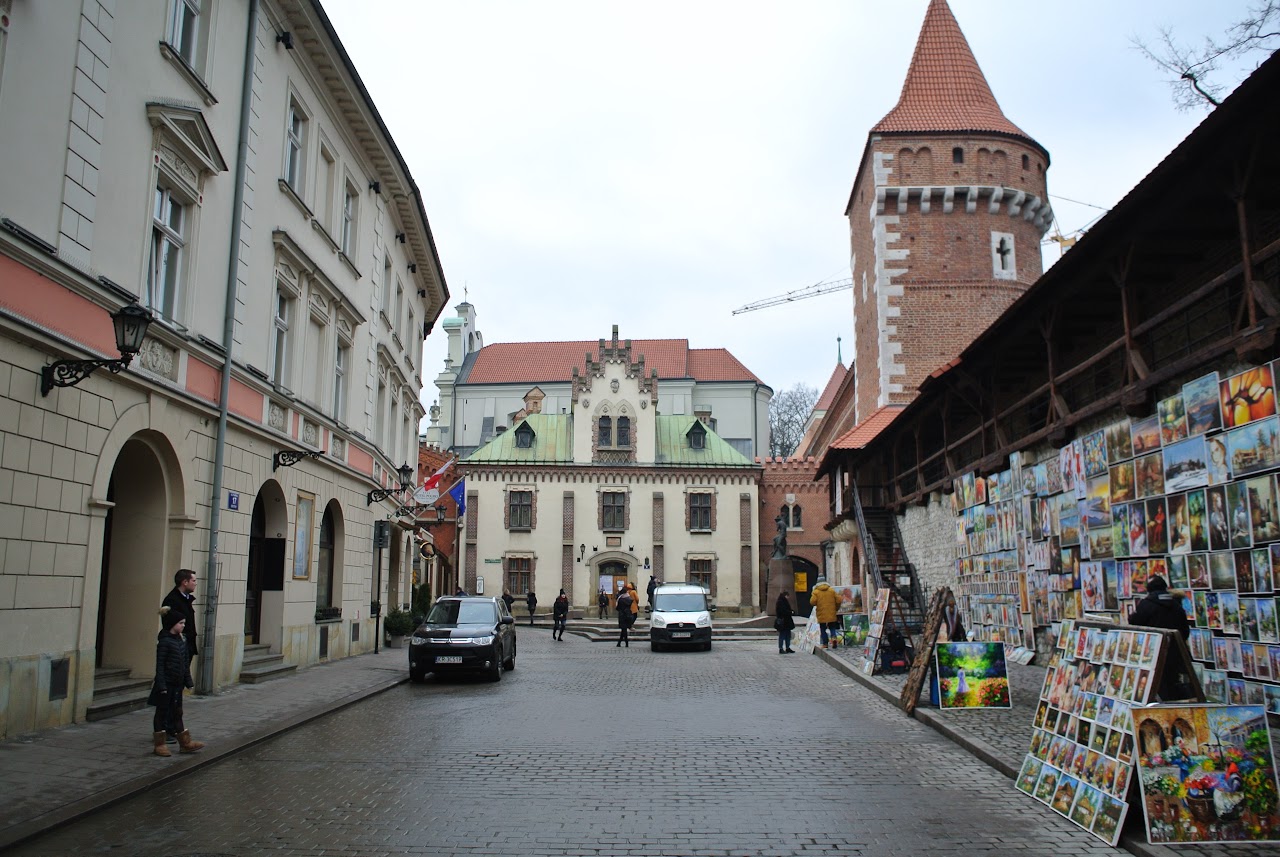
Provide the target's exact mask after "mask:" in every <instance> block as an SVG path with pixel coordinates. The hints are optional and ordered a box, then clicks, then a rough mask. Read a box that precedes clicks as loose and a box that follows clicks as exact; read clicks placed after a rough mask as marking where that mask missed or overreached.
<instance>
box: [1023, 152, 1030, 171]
mask: <svg viewBox="0 0 1280 857" xmlns="http://www.w3.org/2000/svg"><path fill="white" fill-rule="evenodd" d="M1022 168H1023V169H1024V170H1029V169H1031V158H1030V157H1029V156H1028V155H1023V156H1022Z"/></svg>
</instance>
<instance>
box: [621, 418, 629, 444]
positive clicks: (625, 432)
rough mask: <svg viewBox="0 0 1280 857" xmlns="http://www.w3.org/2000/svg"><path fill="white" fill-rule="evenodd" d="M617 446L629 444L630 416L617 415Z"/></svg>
mask: <svg viewBox="0 0 1280 857" xmlns="http://www.w3.org/2000/svg"><path fill="white" fill-rule="evenodd" d="M618 446H620V447H623V446H631V418H630V417H618Z"/></svg>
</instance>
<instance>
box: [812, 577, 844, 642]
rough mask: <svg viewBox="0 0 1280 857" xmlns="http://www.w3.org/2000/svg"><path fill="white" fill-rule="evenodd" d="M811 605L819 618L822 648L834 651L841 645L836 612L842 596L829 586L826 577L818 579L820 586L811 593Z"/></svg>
mask: <svg viewBox="0 0 1280 857" xmlns="http://www.w3.org/2000/svg"><path fill="white" fill-rule="evenodd" d="M809 603H810V604H811V605H813V609H814V612H815V613H816V615H817V617H818V627H819V628H820V629H821V630H822V648H824V649H834V648H836V647H837V646H839V645H840V637H839V635H838V634H837V633H836V628H837V627H838V626H839V625H840V622H839V620H838V618H837V617H836V610H837V609H838V608H839V607H840V596H839V595H838V594H837V593H836V591H835V590H834V589H832V588H831V587H830V586H828V585H827V579H826V578H825V577H819V578H818V585H817V586H815V587H813V592H811V593H809Z"/></svg>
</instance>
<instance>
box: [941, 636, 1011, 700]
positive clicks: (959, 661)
mask: <svg viewBox="0 0 1280 857" xmlns="http://www.w3.org/2000/svg"><path fill="white" fill-rule="evenodd" d="M933 661H934V675H935V676H937V681H938V707H939V708H942V709H949V708H1011V707H1012V703H1011V702H1010V700H1009V673H1008V669H1007V667H1006V666H1005V659H1004V643H937V644H936V645H935V646H934V649H933Z"/></svg>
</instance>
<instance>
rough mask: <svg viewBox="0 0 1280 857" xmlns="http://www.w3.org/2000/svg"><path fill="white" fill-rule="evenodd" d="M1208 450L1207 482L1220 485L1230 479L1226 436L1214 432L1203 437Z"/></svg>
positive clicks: (1229, 458) (1229, 459) (1229, 460)
mask: <svg viewBox="0 0 1280 857" xmlns="http://www.w3.org/2000/svg"><path fill="white" fill-rule="evenodd" d="M1204 444H1205V446H1206V447H1208V450H1209V484H1210V485H1222V484H1224V483H1225V482H1227V481H1228V480H1229V479H1231V457H1230V455H1229V454H1228V452H1227V436H1226V435H1225V434H1215V435H1213V436H1212V437H1207V438H1205V441H1204Z"/></svg>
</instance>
